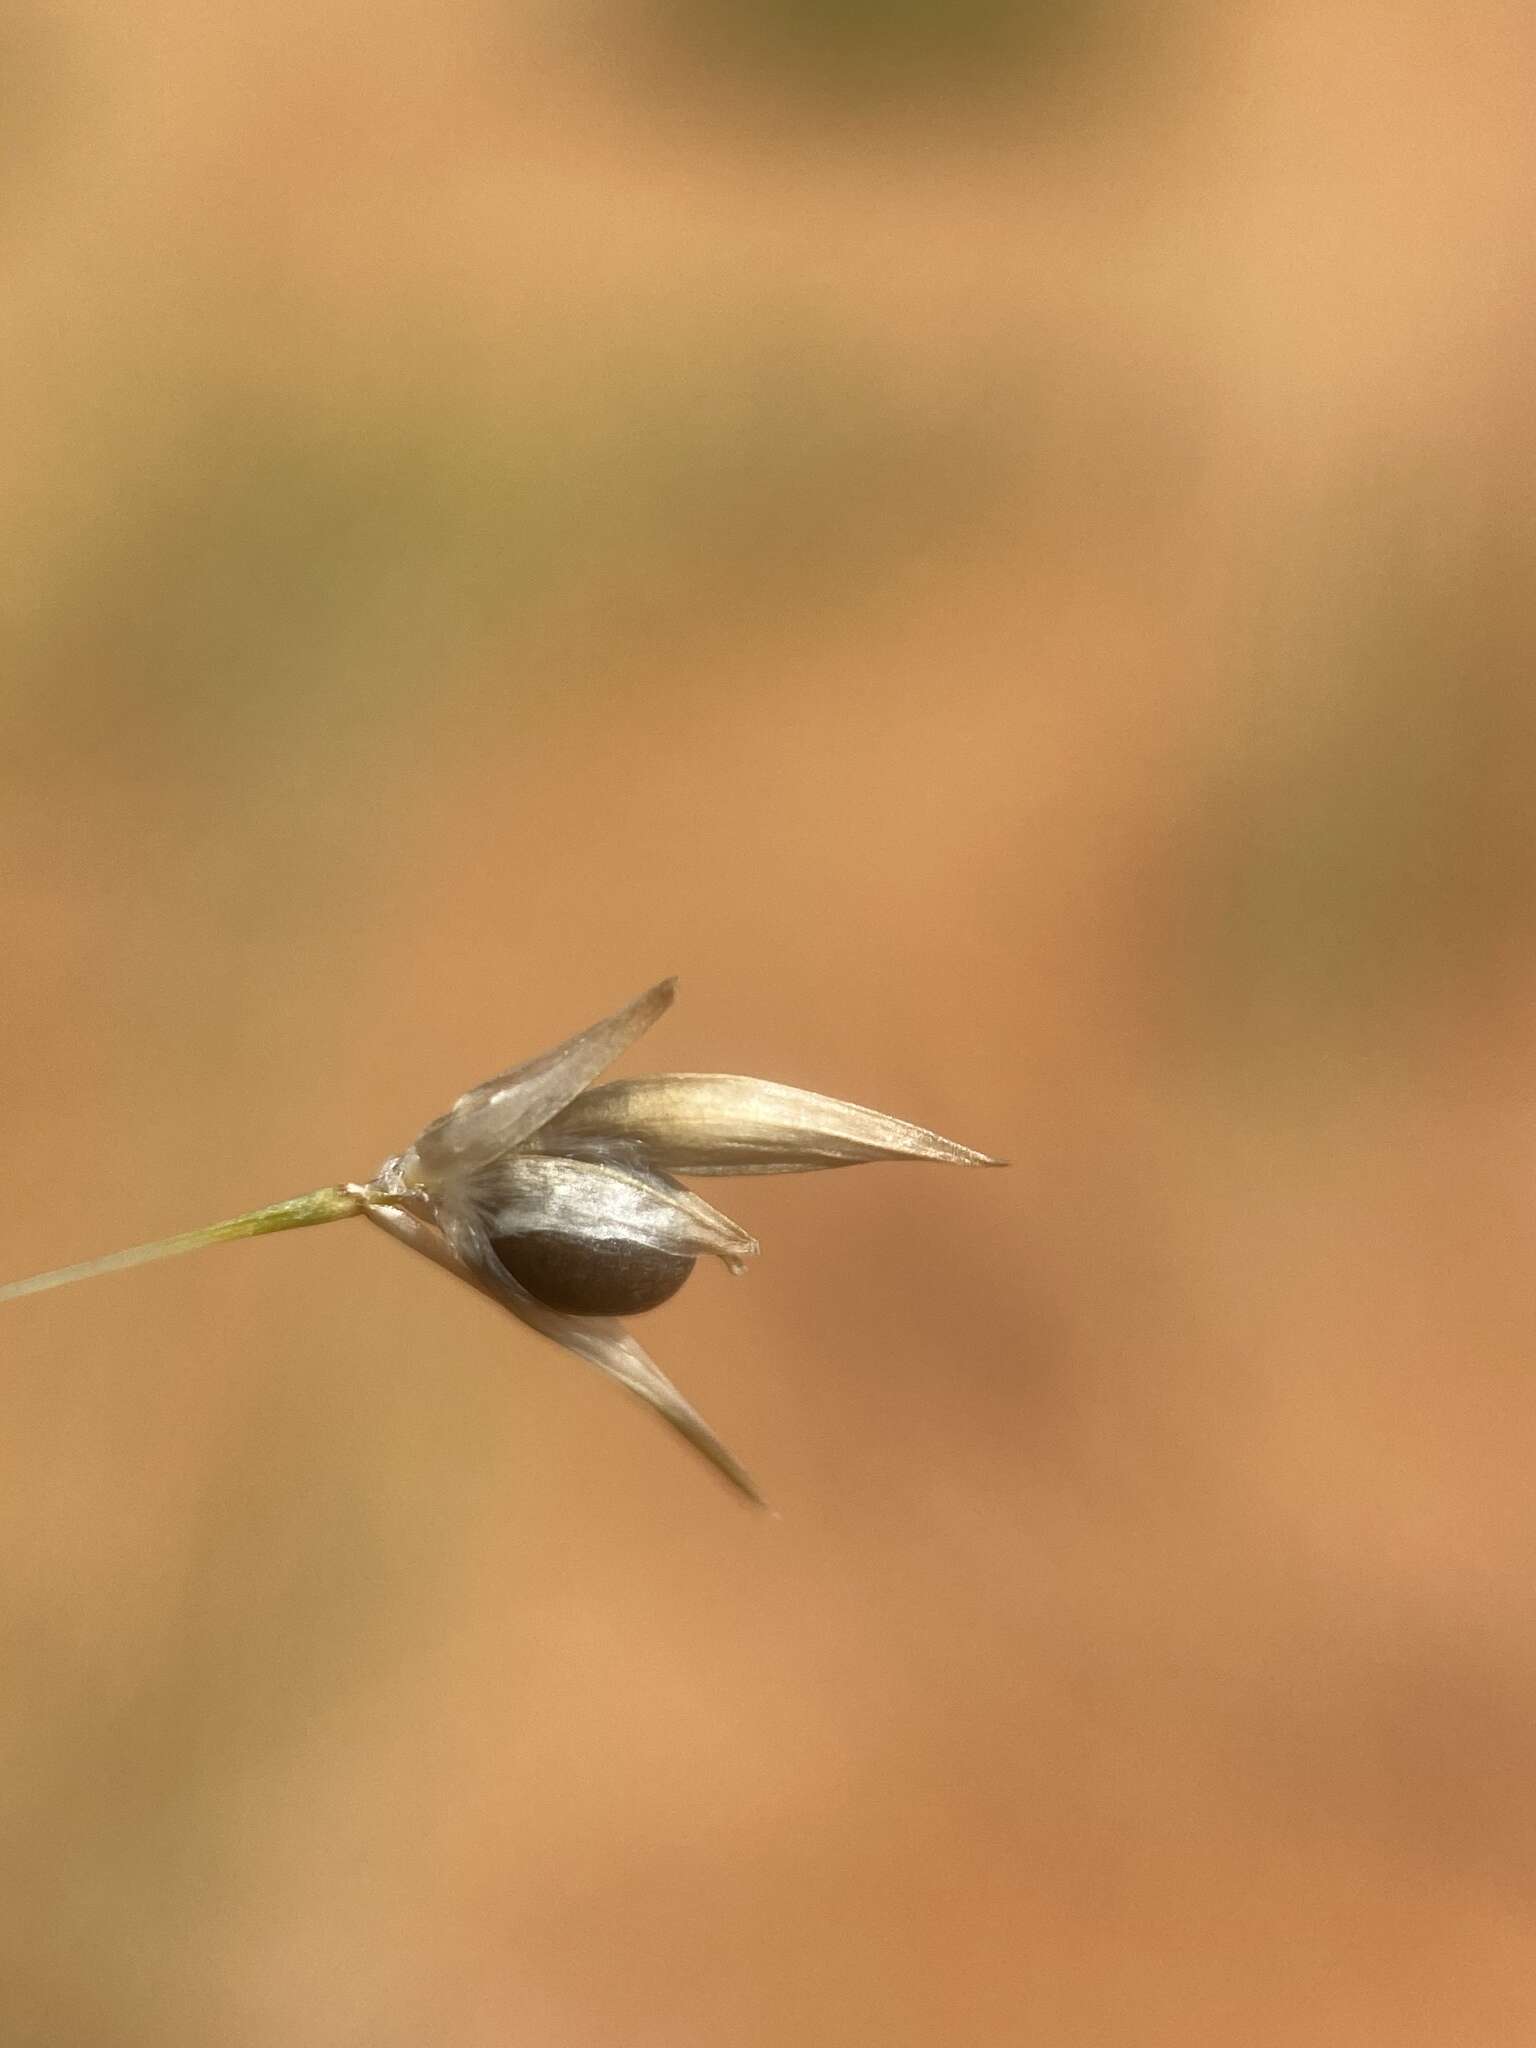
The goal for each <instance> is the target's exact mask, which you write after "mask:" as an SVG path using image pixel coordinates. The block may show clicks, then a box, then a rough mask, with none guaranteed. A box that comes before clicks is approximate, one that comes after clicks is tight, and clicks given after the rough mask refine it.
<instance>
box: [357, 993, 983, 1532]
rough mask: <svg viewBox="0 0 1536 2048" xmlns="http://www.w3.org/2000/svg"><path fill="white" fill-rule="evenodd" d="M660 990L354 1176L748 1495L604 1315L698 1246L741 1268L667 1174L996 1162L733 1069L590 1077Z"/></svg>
mask: <svg viewBox="0 0 1536 2048" xmlns="http://www.w3.org/2000/svg"><path fill="white" fill-rule="evenodd" d="M675 993H676V983H675V982H673V981H662V982H658V983H657V984H656V986H655V987H654V988H651V989H647V990H646V992H645V994H644V995H641V996H637V997H636V998H635V1000H634V1001H633V1002H632V1003H629V1004H627V1005H626V1006H625V1008H623V1009H622V1010H618V1011H615V1013H614V1014H613V1016H611V1017H605V1018H604V1019H603V1020H602V1021H601V1022H600V1023H597V1024H593V1025H591V1026H590V1027H589V1028H588V1029H587V1030H585V1031H581V1032H578V1033H577V1034H576V1036H575V1037H574V1038H568V1039H566V1040H565V1042H564V1043H563V1044H561V1045H557V1046H555V1047H554V1048H553V1049H552V1050H551V1051H549V1052H544V1053H540V1054H539V1055H538V1056H537V1058H535V1059H531V1060H528V1061H526V1062H525V1063H524V1064H523V1065H522V1066H520V1067H513V1068H511V1069H509V1071H508V1072H506V1073H505V1074H498V1075H496V1076H495V1077H494V1078H493V1079H492V1080H489V1081H482V1082H481V1083H480V1085H479V1086H478V1087H476V1088H471V1089H469V1090H468V1092H467V1093H466V1094H463V1095H461V1096H460V1097H459V1099H458V1101H457V1102H455V1103H454V1105H453V1107H452V1108H451V1109H450V1110H448V1111H446V1112H445V1114H444V1115H442V1116H440V1117H437V1118H435V1119H434V1121H433V1122H431V1123H430V1124H428V1125H427V1127H426V1129H425V1130H424V1131H423V1132H422V1133H421V1135H420V1136H419V1137H418V1138H417V1139H416V1141H415V1143H414V1144H412V1145H410V1146H409V1147H408V1148H407V1149H406V1150H405V1151H404V1152H402V1153H401V1154H399V1156H398V1157H396V1158H394V1159H390V1160H387V1161H386V1162H385V1164H384V1165H383V1167H381V1168H380V1170H379V1172H378V1174H377V1175H376V1176H375V1178H374V1180H373V1181H371V1182H370V1183H369V1184H368V1185H367V1187H366V1188H362V1189H359V1190H357V1192H358V1194H359V1196H360V1198H361V1199H362V1200H363V1201H364V1203H365V1207H364V1211H363V1213H364V1214H366V1215H367V1216H368V1217H369V1218H370V1219H371V1220H372V1221H373V1222H374V1223H376V1224H377V1225H378V1226H379V1227H380V1228H381V1229H384V1230H387V1231H388V1232H389V1233H390V1234H391V1235H392V1236H394V1237H396V1238H398V1239H399V1240H400V1241H401V1242H402V1243H404V1244H407V1245H409V1246H410V1247H411V1249H412V1250H414V1251H419V1252H421V1253H422V1254H423V1255H424V1256H425V1257H427V1258H430V1259H432V1260H433V1261H434V1262H435V1263H436V1264H438V1265H440V1266H442V1267H444V1268H445V1269H446V1270H447V1271H449V1272H451V1273H454V1274H456V1275H457V1276H458V1277H459V1278H460V1279H462V1280H466V1281H468V1282H469V1284H470V1285H471V1286H473V1287H475V1288H477V1289H478V1290H479V1291H480V1292H481V1293H482V1294H485V1295H487V1296H489V1298H490V1299H491V1300H493V1301H496V1302H499V1303H500V1304H501V1306H502V1307H504V1308H506V1309H509V1310H510V1311H511V1312H512V1314H513V1315H515V1316H517V1317H518V1319H519V1320H520V1321H521V1322H523V1323H525V1324H527V1326H528V1327H529V1328H530V1329H533V1330H537V1331H538V1332H539V1334H540V1335H541V1336H545V1337H549V1338H551V1339H552V1340H553V1341H554V1342H555V1343H557V1344H561V1345H563V1346H564V1347H565V1348H566V1350H568V1351H572V1352H574V1353H575V1354H576V1355H577V1356H578V1357H580V1358H584V1359H586V1360H587V1361H588V1363H589V1364H592V1365H596V1366H597V1367H599V1369H600V1370H602V1371H603V1372H606V1373H607V1374H609V1375H610V1377H612V1378H613V1379H616V1380H618V1381H619V1382H620V1384H621V1385H623V1386H626V1387H628V1388H629V1389H630V1390H631V1392H633V1393H636V1394H638V1395H640V1396H641V1398H642V1399H643V1400H645V1401H647V1402H649V1403H650V1405H651V1406H652V1407H653V1408H655V1409H656V1410H657V1412H658V1413H659V1414H661V1415H662V1416H664V1417H665V1419H666V1420H667V1421H668V1422H670V1423H671V1424H672V1426H673V1428H674V1429H676V1430H678V1431H679V1432H680V1433H681V1434H682V1435H683V1436H684V1437H686V1438H687V1439H688V1441H689V1442H690V1443H692V1444H693V1445H694V1446H695V1447H696V1448H697V1449H698V1450H700V1451H702V1452H703V1454H704V1455H705V1456H706V1457H707V1458H709V1459H710V1461H711V1462H712V1463H713V1464H714V1465H715V1466H717V1467H718V1469H719V1470H720V1471H721V1472H723V1473H724V1474H725V1475H726V1477H727V1478H728V1479H730V1480H731V1481H732V1482H733V1483H734V1484H735V1485H736V1486H737V1487H739V1488H740V1489H741V1491H742V1492H743V1493H744V1494H746V1495H747V1496H748V1497H749V1498H750V1499H752V1500H756V1501H760V1499H761V1496H760V1495H759V1493H758V1491H757V1489H756V1487H755V1486H754V1485H753V1483H752V1481H751V1480H750V1479H749V1478H748V1476H747V1474H746V1472H745V1471H744V1470H743V1468H742V1467H741V1465H740V1464H739V1463H738V1462H737V1461H736V1459H735V1458H734V1457H732V1455H731V1453H730V1452H729V1451H728V1450H727V1449H726V1448H725V1446H724V1445H723V1444H722V1443H721V1442H720V1441H719V1439H718V1438H717V1437H716V1436H715V1435H714V1434H713V1432H712V1431H711V1430H710V1429H709V1428H708V1426H707V1425H706V1424H705V1422H704V1421H703V1419H702V1418H701V1417H700V1416H699V1415H698V1413H697V1412H696V1411H695V1410H694V1409H693V1408H692V1407H691V1406H690V1405H689V1404H688V1402H687V1401H685V1400H684V1399H683V1396H682V1395H681V1394H680V1393H679V1392H678V1391H677V1389H676V1387H674V1386H673V1385H672V1383H671V1381H670V1380H668V1379H667V1378H666V1376H665V1375H664V1374H663V1373H662V1371H661V1370H660V1368H659V1367H658V1366H657V1365H656V1364H654V1362H653V1361H652V1360H651V1359H650V1357H649V1356H648V1355H647V1353H646V1352H645V1351H644V1349H643V1348H642V1347H641V1345H640V1344H639V1343H638V1342H637V1341H636V1339H635V1338H634V1337H633V1336H632V1335H631V1334H630V1332H629V1331H628V1330H626V1329H625V1327H624V1326H623V1324H622V1323H621V1322H618V1321H617V1320H615V1318H616V1317H618V1316H620V1315H636V1314H640V1313H641V1312H643V1311H645V1310H648V1309H651V1308H655V1307H656V1306H658V1305H659V1304H660V1303H661V1302H663V1301H666V1300H668V1299H669V1298H670V1297H671V1296H672V1295H673V1294H675V1293H676V1292H677V1290H678V1288H680V1287H681V1286H682V1284H683V1282H684V1281H685V1280H686V1279H687V1278H688V1276H689V1274H690V1273H691V1272H692V1271H693V1268H694V1265H695V1263H696V1262H697V1260H699V1259H700V1258H703V1257H706V1256H707V1257H711V1258H716V1259H718V1260H720V1262H721V1263H722V1264H723V1265H724V1266H725V1267H726V1269H727V1271H729V1272H731V1273H741V1272H744V1271H745V1270H746V1264H747V1261H748V1260H749V1259H750V1258H752V1257H754V1256H755V1255H756V1253H757V1250H758V1244H757V1240H756V1239H755V1238H754V1237H752V1236H750V1235H749V1233H748V1232H747V1231H745V1230H744V1229H743V1228H742V1227H741V1225H740V1224H738V1223H734V1222H732V1221H731V1219H730V1218H729V1217H728V1216H725V1215H722V1214H721V1212H720V1211H719V1210H718V1209H715V1208H713V1207H711V1205H710V1204H709V1203H708V1202H706V1201H705V1200H704V1199H703V1197H702V1196H700V1195H697V1194H694V1193H693V1192H692V1191H691V1190H690V1189H688V1188H686V1187H684V1186H683V1185H682V1184H681V1182H680V1180H679V1179H677V1178H676V1176H678V1175H688V1176H700V1175H722V1174H742V1175H750V1174H764V1173H807V1172H815V1171H818V1170H821V1169H825V1168H829V1167H837V1166H858V1165H865V1164H869V1163H871V1162H874V1161H877V1160H919V1159H926V1160H934V1161H938V1162H940V1163H942V1164H946V1165H957V1166H997V1165H1000V1164H1001V1163H1002V1162H1001V1161H1000V1160H996V1159H990V1158H988V1157H987V1155H986V1154H985V1153H982V1152H973V1151H970V1150H969V1149H968V1148H967V1147H966V1146H964V1145H957V1144H955V1143H953V1142H952V1141H951V1140H950V1139H948V1138H941V1137H938V1136H937V1135H936V1134H935V1133H934V1132H932V1131H926V1130H923V1129H921V1128H920V1127H919V1126H918V1125H916V1124H909V1123H903V1122H901V1121H899V1120H898V1119H897V1118H895V1117H889V1116H883V1115H881V1114H880V1112H879V1111H877V1110H872V1109H861V1108H859V1107H858V1106H857V1105H856V1104H854V1103H851V1102H838V1101H835V1100H834V1099H832V1098H831V1097H830V1096H825V1095H811V1094H808V1093H806V1092H805V1091H804V1090H803V1089H799V1088H787V1087H785V1086H783V1085H782V1084H781V1083H779V1082H776V1081H758V1080H753V1079H751V1078H749V1077H748V1076H746V1075H742V1074H653V1075H646V1076H642V1077H640V1078H638V1079H635V1080H623V1081H608V1082H603V1083H598V1079H597V1077H598V1076H599V1075H600V1074H601V1073H602V1072H603V1070H604V1069H605V1068H606V1067H608V1066H610V1065H611V1064H612V1062H613V1061H614V1060H616V1059H617V1058H618V1057H619V1055H620V1054H621V1053H622V1052H624V1051H625V1050H626V1048H627V1047H629V1046H630V1045H632V1044H633V1043H634V1041H635V1040H636V1039H637V1038H639V1037H640V1035H641V1034H642V1033H643V1032H645V1031H647V1030H648V1029H649V1028H650V1026H651V1025H652V1024H654V1023H655V1022H656V1020H657V1018H658V1017H660V1016H661V1014H662V1012H663V1011H664V1010H666V1009H667V1008H668V1007H669V1006H670V1004H671V1002H672V999H673V996H674V995H675Z"/></svg>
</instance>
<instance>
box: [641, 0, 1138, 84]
mask: <svg viewBox="0 0 1536 2048" xmlns="http://www.w3.org/2000/svg"><path fill="white" fill-rule="evenodd" d="M1114 11H1115V6H1114V0H821V4H818V0H766V4H764V5H758V6H751V7H743V6H740V5H739V4H736V0H662V5H661V8H660V19H659V24H658V26H659V31H660V34H661V35H662V37H663V38H664V39H665V40H667V41H668V42H669V43H670V44H671V45H672V46H673V47H674V48H675V49H676V50H677V51H678V52H679V53H680V54H683V55H686V56H688V57H691V58H694V59H707V60H712V61H718V60H726V61H728V62H730V63H732V64H734V65H736V66H738V67H740V68H741V69H742V70H744V71H745V72H747V73H748V74H749V75H750V74H753V73H755V74H758V75H760V76H762V77H764V79H765V80H766V79H769V78H774V77H778V78H783V77H785V76H788V77H789V78H791V79H792V80H794V81H796V82H798V83H799V84H800V85H801V86H802V87H804V88H805V89H807V90H809V91H825V90H829V89H830V90H833V91H835V92H836V93H837V94H838V95H839V96H840V97H842V96H849V95H852V96H861V95H865V94H874V95H880V94H883V93H885V92H888V91H889V90H891V89H892V88H895V87H899V88H900V89H901V90H902V92H903V93H904V94H910V93H912V92H913V91H914V90H916V91H917V92H919V93H920V92H921V91H922V90H923V89H924V88H928V89H930V90H933V91H936V92H937V91H942V92H949V91H951V90H953V88H954V87H955V86H956V85H962V86H969V87H970V88H971V89H972V90H973V91H978V92H980V91H990V90H992V89H994V88H995V87H996V86H997V84H998V83H999V73H1000V69H1001V73H1002V74H1003V75H1007V76H1011V77H1014V78H1018V77H1020V76H1027V75H1028V74H1029V73H1031V72H1037V71H1039V70H1041V69H1042V68H1045V67H1048V66H1049V65H1050V64H1051V62H1052V61H1053V60H1057V59H1060V58H1062V57H1064V56H1067V55H1070V54H1072V53H1074V52H1075V51H1077V50H1079V49H1081V48H1083V47H1084V46H1085V45H1086V44H1088V43H1089V42H1090V41H1091V40H1092V39H1093V38H1094V37H1095V36H1096V35H1097V34H1098V33H1099V31H1100V30H1101V29H1102V27H1103V26H1104V22H1105V17H1106V15H1108V14H1111V13H1113V12H1114Z"/></svg>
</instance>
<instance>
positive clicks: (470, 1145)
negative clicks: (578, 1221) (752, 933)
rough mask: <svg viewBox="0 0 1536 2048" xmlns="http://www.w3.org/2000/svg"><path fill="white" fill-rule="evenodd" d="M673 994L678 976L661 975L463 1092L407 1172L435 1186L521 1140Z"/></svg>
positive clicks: (425, 1135) (421, 1141) (415, 1150)
mask: <svg viewBox="0 0 1536 2048" xmlns="http://www.w3.org/2000/svg"><path fill="white" fill-rule="evenodd" d="M676 993H677V983H676V981H675V980H668V981H659V982H657V984H656V986H655V987H654V988H648V989H647V990H646V991H645V993H644V994H643V995H639V996H636V997H635V999H634V1001H633V1002H632V1003H626V1004H625V1006H624V1008H623V1009H622V1010H616V1011H615V1012H614V1013H613V1015H612V1016H611V1017H604V1018H603V1019H601V1021H600V1022H598V1023H596V1024H592V1025H589V1026H588V1027H587V1029H586V1030H585V1031H578V1032H577V1034H576V1035H575V1037H574V1038H568V1039H566V1040H565V1041H564V1043H563V1044H561V1045H557V1046H554V1047H553V1048H552V1049H551V1050H550V1051H549V1052H542V1053H540V1054H538V1056H537V1057H536V1058H534V1059H531V1060H526V1061H524V1063H523V1064H522V1065H521V1066H519V1067H510V1068H509V1069H508V1070H507V1072H506V1073H504V1074H497V1075H495V1076H494V1077H493V1078H492V1079H491V1080H489V1081H482V1082H481V1083H480V1084H479V1086H478V1087H475V1088H470V1089H468V1090H466V1092H465V1093H464V1094H463V1095H461V1096H460V1097H459V1099H458V1101H457V1102H456V1103H455V1104H454V1105H453V1107H452V1109H450V1110H448V1111H447V1112H446V1114H445V1115H443V1116H440V1117H438V1118H437V1119H436V1120H435V1121H434V1122H432V1123H430V1124H428V1125H427V1128H426V1129H425V1130H424V1131H423V1132H422V1134H421V1136H420V1137H419V1138H418V1139H417V1140H416V1142H415V1144H414V1145H413V1146H412V1147H411V1149H410V1152H409V1153H408V1154H406V1155H405V1160H404V1165H405V1171H406V1174H407V1177H408V1178H409V1179H411V1180H413V1181H414V1182H416V1183H417V1184H418V1185H421V1186H424V1187H429V1188H430V1187H432V1186H434V1185H438V1184H440V1183H441V1181H442V1180H443V1179H444V1177H445V1176H447V1175H449V1174H451V1173H453V1172H455V1171H463V1170H465V1169H470V1170H472V1169H474V1168H475V1167H477V1166H481V1165H484V1164H487V1163H488V1162H490V1161H492V1160H494V1159H497V1158H499V1157H500V1156H501V1155H502V1154H503V1153H505V1152H508V1151H510V1150H511V1148H512V1147H513V1146H514V1145H519V1144H521V1143H522V1141H523V1140H524V1139H525V1138H526V1137H528V1136H529V1135H530V1133H531V1132H533V1131H536V1130H537V1129H538V1128H539V1126H540V1125H541V1124H542V1123H544V1122H546V1121H547V1119H548V1118H550V1117H551V1116H553V1115H554V1114H555V1112H556V1111H557V1110H559V1109H561V1108H563V1107H564V1105H565V1104H566V1103H568V1102H569V1101H570V1100H571V1099H572V1097H573V1096H575V1095H577V1094H579V1093H580V1091H581V1090H582V1089H583V1088H585V1087H586V1086H587V1085H588V1084H589V1083H590V1082H592V1081H594V1080H596V1078H597V1076H598V1075H599V1074H600V1073H601V1072H602V1071H603V1069H604V1068H605V1067H609V1066H612V1064H613V1062H614V1061H615V1060H616V1059H617V1058H618V1057H619V1054H620V1053H621V1052H623V1051H624V1050H625V1049H626V1048H627V1047H629V1046H631V1045H633V1044H634V1042H635V1040H636V1039H637V1038H638V1037H639V1036H640V1035H641V1033H642V1032H645V1031H648V1030H649V1029H650V1027H651V1026H652V1025H653V1024H654V1023H655V1022H656V1019H657V1018H658V1017H659V1016H661V1014H662V1013H663V1011H665V1010H666V1009H667V1008H668V1007H669V1006H670V1004H671V1002H672V999H673V997H674V995H675V994H676Z"/></svg>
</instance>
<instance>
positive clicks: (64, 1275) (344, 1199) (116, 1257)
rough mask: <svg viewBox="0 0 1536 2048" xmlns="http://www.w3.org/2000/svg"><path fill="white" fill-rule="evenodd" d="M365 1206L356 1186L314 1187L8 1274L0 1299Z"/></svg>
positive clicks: (336, 1218)
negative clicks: (96, 1255)
mask: <svg viewBox="0 0 1536 2048" xmlns="http://www.w3.org/2000/svg"><path fill="white" fill-rule="evenodd" d="M367 1206H368V1202H367V1197H366V1196H365V1195H364V1194H363V1192H362V1190H361V1189H357V1188H343V1187H334V1188H316V1189H315V1191H314V1193H313V1194H308V1195H295V1196H294V1197H293V1199H292V1200H291V1201H287V1202H273V1203H272V1204H271V1205H270V1206H269V1207H268V1208H265V1209H251V1210H249V1211H247V1213H246V1214H245V1215H244V1216H231V1217H230V1218H229V1220H228V1221H227V1222H224V1223H207V1224H204V1226H203V1228H202V1229H201V1230H184V1231H182V1233H181V1234H180V1236H178V1237H162V1238H157V1239H156V1241H155V1242H154V1243H153V1244H135V1245H130V1246H129V1247H128V1249H127V1250H126V1251H121V1252H108V1253H107V1255H106V1257H105V1258H101V1259H87V1260H86V1261H85V1263H84V1264H83V1265H79V1266H61V1267H60V1268H59V1269H58V1271H57V1272H55V1273H34V1274H33V1275H32V1277H31V1279H30V1280H13V1281H12V1282H11V1283H10V1285H9V1286H8V1287H0V1302H3V1301H19V1300H20V1299H21V1297H22V1296H23V1295H24V1294H43V1293H45V1292H46V1291H47V1289H48V1288H50V1287H68V1286H70V1285H71V1284H72V1283H73V1282H74V1281H76V1280H90V1279H93V1278H94V1277H95V1276H96V1274H98V1273H120V1272H122V1271H123V1269H124V1268H125V1267H127V1266H147V1265H150V1264H151V1263H152V1262H153V1261H154V1260H156V1259H174V1258H175V1257H177V1255H178V1254H179V1253H181V1252H196V1251H201V1250H202V1248H203V1246H204V1245H207V1244H231V1243H233V1241H234V1240H235V1239H236V1238H237V1237H265V1236H266V1235H267V1233H268V1232H269V1231H273V1230H307V1229H308V1228H309V1226H310V1225H311V1224H312V1223H338V1222H340V1221H341V1219H342V1218H343V1217H344V1216H357V1215H360V1214H361V1213H362V1211H363V1210H364V1209H366V1208H367Z"/></svg>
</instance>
